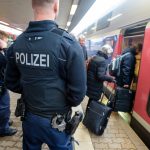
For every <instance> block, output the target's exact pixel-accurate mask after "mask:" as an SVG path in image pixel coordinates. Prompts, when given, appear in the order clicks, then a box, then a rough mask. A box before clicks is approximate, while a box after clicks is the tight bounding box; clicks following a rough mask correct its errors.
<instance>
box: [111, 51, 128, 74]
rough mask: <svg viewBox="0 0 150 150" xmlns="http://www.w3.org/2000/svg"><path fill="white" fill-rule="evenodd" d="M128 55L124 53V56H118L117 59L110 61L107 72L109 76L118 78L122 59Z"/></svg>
mask: <svg viewBox="0 0 150 150" xmlns="http://www.w3.org/2000/svg"><path fill="white" fill-rule="evenodd" d="M129 54H130V53H126V54H124V55H121V56H118V57H117V58H115V59H113V60H112V61H111V63H110V64H109V66H108V70H109V74H110V75H112V76H114V77H119V76H120V71H121V62H122V58H123V57H125V56H127V55H129Z"/></svg>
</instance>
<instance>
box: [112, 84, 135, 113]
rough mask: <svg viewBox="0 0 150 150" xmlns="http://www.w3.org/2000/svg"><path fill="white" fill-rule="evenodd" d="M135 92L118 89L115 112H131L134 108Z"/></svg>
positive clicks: (115, 98) (115, 97)
mask: <svg viewBox="0 0 150 150" xmlns="http://www.w3.org/2000/svg"><path fill="white" fill-rule="evenodd" d="M133 99H134V96H133V92H132V91H131V90H129V89H126V88H122V87H117V88H116V92H115V96H114V101H115V105H114V111H122V112H130V111H131V110H132V107H133Z"/></svg>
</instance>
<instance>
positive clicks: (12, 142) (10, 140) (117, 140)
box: [0, 93, 148, 150]
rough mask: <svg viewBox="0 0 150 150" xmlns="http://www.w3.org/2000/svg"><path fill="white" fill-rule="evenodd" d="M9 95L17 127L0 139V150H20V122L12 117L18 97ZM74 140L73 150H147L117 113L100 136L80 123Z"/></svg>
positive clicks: (84, 106)
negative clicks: (15, 130) (10, 133)
mask: <svg viewBox="0 0 150 150" xmlns="http://www.w3.org/2000/svg"><path fill="white" fill-rule="evenodd" d="M10 95H11V111H12V113H11V119H13V120H14V124H13V126H14V127H17V129H18V132H17V134H16V135H14V136H12V137H4V138H0V150H21V149H22V130H21V122H20V121H19V119H18V118H16V117H15V116H14V109H15V106H16V100H17V98H18V97H20V96H19V95H17V94H14V93H10ZM86 104H87V97H86V98H85V99H84V101H83V102H82V105H81V106H79V107H77V108H73V110H81V111H84V110H85V108H86ZM75 139H76V140H77V141H78V142H79V144H80V145H79V146H78V145H77V144H75V150H122V149H123V150H148V148H147V147H146V146H145V145H144V143H143V142H142V141H141V140H140V139H139V137H138V136H137V135H136V133H135V132H134V131H133V130H132V129H131V128H130V126H129V125H128V124H127V123H126V122H125V121H124V120H123V119H122V118H121V117H120V116H119V115H118V113H112V115H111V117H110V120H109V122H108V126H107V128H106V130H105V132H104V134H103V135H102V136H96V135H94V134H92V133H90V132H89V131H88V130H87V129H86V128H85V127H84V125H82V123H81V124H80V126H79V128H78V130H77V132H76V134H75ZM42 150H48V148H47V146H46V145H43V149H42Z"/></svg>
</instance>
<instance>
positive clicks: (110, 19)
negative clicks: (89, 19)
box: [107, 14, 122, 21]
mask: <svg viewBox="0 0 150 150" xmlns="http://www.w3.org/2000/svg"><path fill="white" fill-rule="evenodd" d="M120 16H122V14H118V15H116V16H113V17H111V18H109V19H108V20H107V21H112V20H115V19H116V18H118V17H120Z"/></svg>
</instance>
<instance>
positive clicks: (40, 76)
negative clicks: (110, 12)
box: [6, 0, 86, 150]
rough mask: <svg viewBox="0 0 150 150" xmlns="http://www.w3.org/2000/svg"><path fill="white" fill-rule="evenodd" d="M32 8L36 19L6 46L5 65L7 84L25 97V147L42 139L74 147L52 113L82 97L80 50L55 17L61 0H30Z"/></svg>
mask: <svg viewBox="0 0 150 150" xmlns="http://www.w3.org/2000/svg"><path fill="white" fill-rule="evenodd" d="M32 7H33V11H34V18H35V21H33V22H30V23H29V27H28V28H27V29H26V31H25V32H24V33H23V34H21V35H20V36H19V37H18V38H17V40H16V41H15V43H14V44H13V45H12V46H11V47H10V48H9V50H8V65H7V70H6V85H7V87H8V88H9V89H10V90H12V91H14V92H17V93H22V95H23V100H24V102H25V107H26V113H25V119H24V121H23V150H40V149H41V146H42V144H43V143H46V144H47V145H48V146H49V148H50V149H51V150H72V149H73V148H72V144H71V138H70V135H68V134H67V133H66V132H65V131H64V128H59V127H61V126H56V124H57V123H58V122H59V121H58V122H55V121H56V120H55V119H54V118H55V117H57V118H58V117H59V116H63V117H64V118H65V117H66V116H67V114H68V112H69V111H70V109H71V107H72V106H77V105H79V104H80V103H81V101H82V100H83V98H84V96H85V92H86V71H85V64H84V56H83V52H82V49H81V47H80V45H79V44H78V42H77V41H76V40H75V39H74V38H73V37H72V36H70V35H69V34H68V33H67V32H66V31H64V30H62V29H59V28H58V26H57V24H56V23H55V22H54V19H55V18H56V16H57V13H58V7H59V0H32ZM62 120H63V123H64V124H65V120H64V119H62ZM64 124H63V126H64Z"/></svg>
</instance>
